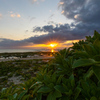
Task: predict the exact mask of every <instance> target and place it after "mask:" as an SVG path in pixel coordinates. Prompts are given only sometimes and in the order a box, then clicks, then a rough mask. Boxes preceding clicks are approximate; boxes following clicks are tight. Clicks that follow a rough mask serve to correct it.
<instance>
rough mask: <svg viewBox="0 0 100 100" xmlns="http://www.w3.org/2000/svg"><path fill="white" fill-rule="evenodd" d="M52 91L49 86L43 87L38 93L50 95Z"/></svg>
mask: <svg viewBox="0 0 100 100" xmlns="http://www.w3.org/2000/svg"><path fill="white" fill-rule="evenodd" d="M51 91H52V89H51V88H49V87H47V86H43V87H41V88H40V89H39V90H38V91H37V93H49V92H51Z"/></svg>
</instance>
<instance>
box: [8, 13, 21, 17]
mask: <svg viewBox="0 0 100 100" xmlns="http://www.w3.org/2000/svg"><path fill="white" fill-rule="evenodd" d="M10 17H13V18H14V17H17V18H20V17H21V15H20V14H14V13H12V14H11V15H10Z"/></svg>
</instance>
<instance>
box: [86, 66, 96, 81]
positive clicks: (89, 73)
mask: <svg viewBox="0 0 100 100" xmlns="http://www.w3.org/2000/svg"><path fill="white" fill-rule="evenodd" d="M91 68H92V67H91ZM91 68H90V69H89V70H88V72H87V73H86V74H85V76H84V79H85V80H86V79H88V78H90V77H91V76H92V75H93V74H94V72H93V70H92V69H91Z"/></svg>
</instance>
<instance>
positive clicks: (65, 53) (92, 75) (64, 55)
mask: <svg viewBox="0 0 100 100" xmlns="http://www.w3.org/2000/svg"><path fill="white" fill-rule="evenodd" d="M13 89H14V88H13V87H12V88H11V87H10V88H7V89H4V90H3V91H1V92H0V95H1V98H0V99H8V100H100V34H99V33H98V32H96V31H95V32H94V36H93V37H91V36H86V40H81V41H79V42H78V43H73V46H72V47H71V48H68V49H63V50H61V51H59V52H58V53H56V54H55V58H54V59H53V60H52V61H51V62H49V63H48V64H47V65H46V66H44V67H42V69H41V70H40V71H39V73H38V74H37V75H36V77H34V78H33V79H30V80H28V81H26V82H25V83H23V84H21V85H20V86H17V88H15V89H14V90H13ZM8 91H10V92H8Z"/></svg>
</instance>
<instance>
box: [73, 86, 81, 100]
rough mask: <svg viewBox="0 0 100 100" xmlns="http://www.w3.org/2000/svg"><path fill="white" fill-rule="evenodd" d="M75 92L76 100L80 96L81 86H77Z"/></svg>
mask: <svg viewBox="0 0 100 100" xmlns="http://www.w3.org/2000/svg"><path fill="white" fill-rule="evenodd" d="M74 92H75V93H74V94H75V97H74V98H75V100H77V98H78V96H79V94H80V92H81V88H79V87H76V89H75V91H74Z"/></svg>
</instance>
